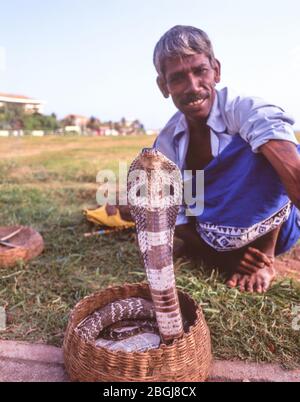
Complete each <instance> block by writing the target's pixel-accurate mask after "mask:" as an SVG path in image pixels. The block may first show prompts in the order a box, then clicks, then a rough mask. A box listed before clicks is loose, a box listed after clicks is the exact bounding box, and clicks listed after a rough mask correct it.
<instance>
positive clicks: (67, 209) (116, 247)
mask: <svg viewBox="0 0 300 402" xmlns="http://www.w3.org/2000/svg"><path fill="white" fill-rule="evenodd" d="M152 142H153V138H149V137H121V138H79V137H62V138H58V137H47V138H46V137H45V138H29V137H28V138H7V139H5V138H0V222H1V223H0V225H10V224H24V225H31V226H33V227H35V228H36V229H37V230H39V231H40V232H41V234H42V235H43V237H44V240H45V250H44V253H43V254H42V255H41V256H40V257H38V258H37V259H35V260H33V261H31V262H30V263H28V264H19V265H17V266H15V267H14V268H10V269H1V270H0V306H4V307H5V308H6V311H7V313H8V326H7V330H6V331H4V332H2V333H0V337H1V338H2V339H18V340H26V341H38V342H47V343H49V344H53V345H61V344H62V341H63V334H64V330H65V328H66V324H67V320H68V314H69V312H70V309H71V308H72V307H73V306H74V305H75V303H76V302H77V301H79V300H80V299H81V298H82V297H84V296H85V295H87V294H89V293H91V292H94V291H96V290H99V289H102V288H104V287H106V286H107V285H109V284H122V283H124V282H136V281H143V280H145V275H144V272H143V267H142V264H141V261H140V259H139V254H138V249H137V247H136V244H135V240H134V234H132V233H131V234H128V233H119V234H115V235H109V236H99V237H90V238H85V237H84V236H83V234H84V233H85V232H89V231H91V230H93V226H92V225H91V224H89V223H87V222H86V221H85V219H84V217H83V215H82V210H83V209H84V208H86V207H93V206H96V200H95V194H96V190H97V183H96V180H95V178H96V174H97V172H98V171H99V170H100V169H104V168H106V169H113V170H114V171H117V168H118V161H119V160H122V161H127V162H130V161H131V160H132V159H133V158H134V156H135V155H136V154H137V153H138V151H139V150H140V149H141V148H142V147H145V146H149V145H150V144H151V143H152ZM175 266H176V278H177V283H178V286H179V287H180V288H181V289H184V290H186V291H188V292H190V294H191V295H192V296H193V297H195V298H196V299H197V300H198V302H199V303H200V304H201V305H202V308H203V310H204V313H205V316H206V319H207V322H208V325H209V327H210V330H211V334H212V340H213V351H214V355H215V357H216V358H224V359H236V358H240V359H244V360H245V359H247V360H252V361H265V362H280V363H282V364H283V365H285V366H287V367H295V366H300V353H299V352H300V336H299V331H295V330H293V329H292V321H293V318H294V316H293V313H292V310H293V307H295V306H300V286H299V284H298V283H296V282H293V281H291V280H285V281H283V282H277V283H276V284H275V285H274V286H273V287H272V289H271V290H270V291H269V292H268V293H267V294H266V295H250V294H241V293H240V292H239V291H238V290H236V289H234V290H230V289H228V288H227V287H226V286H225V285H224V284H223V282H222V278H219V277H218V275H217V274H216V273H215V272H213V273H205V272H204V270H203V268H202V267H201V265H200V263H199V262H195V261H194V262H191V261H188V260H183V259H180V260H177V261H176V264H175Z"/></svg>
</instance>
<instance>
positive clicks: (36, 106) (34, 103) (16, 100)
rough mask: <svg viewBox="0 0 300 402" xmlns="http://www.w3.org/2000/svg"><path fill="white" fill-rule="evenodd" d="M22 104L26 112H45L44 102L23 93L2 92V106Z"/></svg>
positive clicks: (0, 95)
mask: <svg viewBox="0 0 300 402" xmlns="http://www.w3.org/2000/svg"><path fill="white" fill-rule="evenodd" d="M8 104H10V105H21V106H23V109H24V111H25V112H28V113H36V112H37V113H41V114H42V113H43V109H44V102H43V101H40V100H37V99H32V98H29V97H27V96H23V95H12V94H5V93H1V92H0V108H1V107H5V105H8Z"/></svg>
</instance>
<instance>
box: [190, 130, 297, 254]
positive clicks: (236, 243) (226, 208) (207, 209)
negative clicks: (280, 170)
mask: <svg viewBox="0 0 300 402" xmlns="http://www.w3.org/2000/svg"><path fill="white" fill-rule="evenodd" d="M298 150H299V152H300V146H298ZM196 221H197V230H198V233H199V234H200V236H201V237H202V239H203V240H204V241H205V242H206V243H208V244H209V245H210V246H211V247H213V248H214V249H215V250H218V251H230V250H235V249H239V248H241V247H244V246H246V245H247V244H249V243H251V242H253V241H254V240H256V239H258V238H259V237H261V236H263V235H265V234H266V233H268V232H270V231H271V230H273V229H275V228H276V227H278V226H279V225H281V224H282V227H281V230H280V234H279V237H278V241H277V244H276V251H275V252H276V255H278V254H281V253H284V252H286V251H287V250H289V249H290V248H291V247H292V246H293V245H294V244H295V243H296V242H297V240H298V239H299V238H300V212H299V210H297V209H296V207H295V206H294V205H292V203H291V201H290V200H289V198H288V195H287V193H286V191H285V189H284V187H283V185H282V183H281V181H280V179H279V177H278V175H277V173H276V172H275V170H274V169H273V167H272V166H271V164H270V163H269V162H268V160H267V159H266V158H265V157H264V156H263V155H262V154H256V153H254V152H253V151H252V150H251V148H250V146H249V144H248V143H247V142H245V141H244V140H243V139H242V138H241V137H240V136H239V135H236V136H235V137H234V139H233V140H232V142H231V143H230V144H229V145H228V146H227V147H226V148H225V149H224V150H223V152H221V153H220V154H219V155H218V156H217V157H216V158H215V159H213V160H212V161H211V162H210V163H209V165H207V166H206V168H205V169H204V212H203V213H202V214H201V215H199V216H197V217H196Z"/></svg>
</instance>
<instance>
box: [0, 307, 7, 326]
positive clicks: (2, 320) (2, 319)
mask: <svg viewBox="0 0 300 402" xmlns="http://www.w3.org/2000/svg"><path fill="white" fill-rule="evenodd" d="M5 330H6V311H5V308H4V307H0V331H5Z"/></svg>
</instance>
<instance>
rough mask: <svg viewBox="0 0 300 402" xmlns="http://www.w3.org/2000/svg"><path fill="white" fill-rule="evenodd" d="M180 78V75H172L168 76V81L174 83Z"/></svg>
mask: <svg viewBox="0 0 300 402" xmlns="http://www.w3.org/2000/svg"><path fill="white" fill-rule="evenodd" d="M181 80H182V76H181V75H173V77H171V78H170V80H169V81H170V83H171V84H174V83H176V82H180V81H181Z"/></svg>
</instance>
